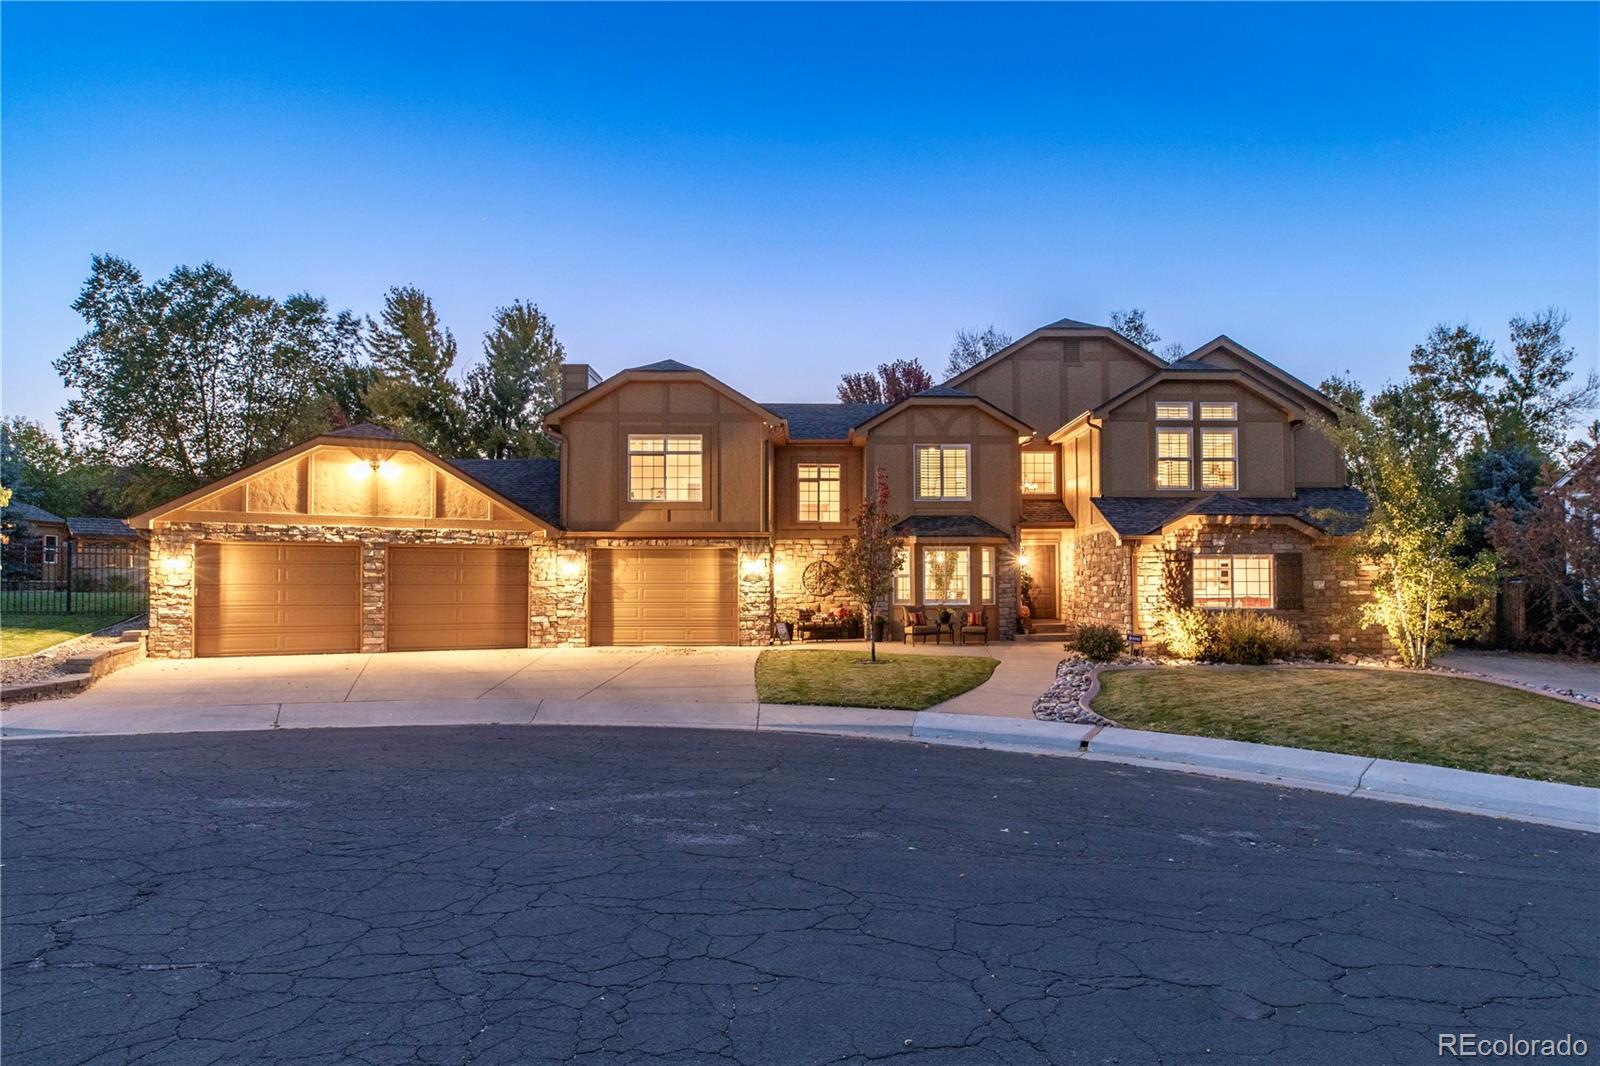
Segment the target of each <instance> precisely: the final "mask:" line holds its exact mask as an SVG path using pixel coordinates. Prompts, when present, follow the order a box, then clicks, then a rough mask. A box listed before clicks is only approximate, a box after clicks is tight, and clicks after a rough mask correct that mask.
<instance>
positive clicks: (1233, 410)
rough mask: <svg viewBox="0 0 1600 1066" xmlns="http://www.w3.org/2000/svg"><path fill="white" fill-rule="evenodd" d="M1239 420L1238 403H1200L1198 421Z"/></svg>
mask: <svg viewBox="0 0 1600 1066" xmlns="http://www.w3.org/2000/svg"><path fill="white" fill-rule="evenodd" d="M1238 420H1239V405H1238V404H1236V403H1202V404H1201V405H1200V421H1202V422H1237V421H1238Z"/></svg>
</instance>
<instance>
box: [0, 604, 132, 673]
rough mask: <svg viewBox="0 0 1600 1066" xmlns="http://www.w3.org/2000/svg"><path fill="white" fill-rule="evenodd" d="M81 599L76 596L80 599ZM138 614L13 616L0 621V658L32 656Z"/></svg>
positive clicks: (6, 616)
mask: <svg viewBox="0 0 1600 1066" xmlns="http://www.w3.org/2000/svg"><path fill="white" fill-rule="evenodd" d="M77 598H78V597H77V596H76V595H74V596H73V599H74V600H76V599H77ZM136 613H137V612H132V611H113V612H111V613H109V614H78V613H76V612H74V613H73V614H10V613H7V614H6V615H5V616H4V618H3V619H0V659H9V658H11V657H12V656H14V655H32V654H33V653H34V652H36V651H43V650H44V649H46V648H48V647H50V646H51V645H54V644H60V643H61V642H62V641H63V640H71V639H72V638H73V637H81V636H83V635H84V634H85V633H93V632H94V631H95V630H97V629H104V628H105V627H106V626H110V625H116V624H117V623H118V622H120V621H122V620H123V619H125V618H131V617H132V616H133V615H134V614H136Z"/></svg>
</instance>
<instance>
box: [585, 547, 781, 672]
mask: <svg viewBox="0 0 1600 1066" xmlns="http://www.w3.org/2000/svg"><path fill="white" fill-rule="evenodd" d="M589 543H590V544H591V545H592V546H593V547H595V548H733V549H735V551H736V552H737V554H738V561H737V563H736V565H737V566H738V582H739V643H740V644H742V645H746V646H751V645H761V644H771V643H772V542H771V541H769V540H767V539H766V538H765V537H599V538H595V539H593V540H591V541H590V542H589ZM746 559H759V560H761V567H760V568H759V569H758V570H757V571H756V572H753V573H747V572H746V571H745V566H744V564H745V560H746Z"/></svg>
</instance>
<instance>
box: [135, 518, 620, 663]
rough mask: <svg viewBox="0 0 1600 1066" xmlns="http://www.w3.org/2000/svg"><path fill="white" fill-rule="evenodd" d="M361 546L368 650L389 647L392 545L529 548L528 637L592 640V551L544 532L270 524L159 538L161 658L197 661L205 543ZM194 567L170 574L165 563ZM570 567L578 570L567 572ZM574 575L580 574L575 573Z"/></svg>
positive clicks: (168, 531)
mask: <svg viewBox="0 0 1600 1066" xmlns="http://www.w3.org/2000/svg"><path fill="white" fill-rule="evenodd" d="M202 540H206V541H258V542H259V541H273V542H285V543H294V544H357V545H360V547H361V650H362V651H368V652H374V651H383V650H384V647H385V640H386V635H385V615H386V611H385V585H386V583H387V579H388V574H387V566H388V554H387V550H388V547H389V545H391V544H485V545H495V546H500V547H508V548H527V549H528V568H529V589H528V614H529V619H528V631H529V644H530V645H531V646H536V647H539V646H576V645H581V644H583V643H584V642H585V641H586V639H587V628H588V627H587V619H588V612H587V604H586V599H587V591H586V590H587V569H588V568H587V565H586V563H587V549H586V548H585V547H583V546H581V545H579V546H572V545H568V544H563V543H558V542H552V541H548V540H545V539H544V538H542V537H540V536H538V535H537V534H530V533H524V532H509V531H502V530H475V529H391V528H387V527H381V526H296V525H272V524H265V523H238V524H235V523H220V522H217V523H213V522H206V523H184V524H174V525H169V526H162V527H159V528H157V529H156V530H154V531H153V532H152V535H151V545H150V546H151V552H150V631H149V635H148V637H147V638H146V640H147V646H148V648H149V652H150V654H151V655H153V656H158V657H164V658H169V659H188V658H192V657H193V655H194V582H195V572H194V548H195V544H196V543H198V542H199V541H202ZM172 556H181V557H184V558H186V559H187V560H188V566H187V567H185V568H184V569H182V570H181V571H180V572H178V573H175V574H174V573H171V572H169V571H168V570H167V569H166V568H165V567H164V566H163V565H162V560H164V559H167V558H169V557H172ZM563 561H570V562H572V563H574V564H576V565H572V566H563V565H562V563H563ZM567 571H572V572H571V573H567Z"/></svg>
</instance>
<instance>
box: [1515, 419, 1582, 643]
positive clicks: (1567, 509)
mask: <svg viewBox="0 0 1600 1066" xmlns="http://www.w3.org/2000/svg"><path fill="white" fill-rule="evenodd" d="M1489 542H1490V543H1491V544H1493V545H1494V549H1495V551H1497V552H1498V553H1499V554H1500V562H1501V565H1502V566H1504V567H1506V568H1507V569H1509V570H1511V571H1512V572H1513V573H1514V574H1516V575H1517V576H1518V577H1520V578H1522V579H1523V580H1524V581H1525V582H1527V594H1528V598H1527V602H1528V607H1529V621H1530V633H1531V635H1532V636H1533V637H1534V639H1535V640H1537V641H1538V642H1539V643H1540V644H1542V645H1544V646H1545V647H1548V648H1550V649H1552V650H1556V651H1564V652H1568V653H1572V654H1578V655H1587V656H1590V657H1592V658H1600V452H1595V451H1592V450H1591V451H1590V452H1589V454H1588V455H1587V456H1586V457H1585V458H1583V459H1580V460H1579V461H1578V462H1577V463H1576V464H1575V465H1574V466H1573V468H1572V472H1571V473H1570V474H1569V475H1568V476H1567V477H1566V478H1564V479H1562V480H1561V481H1559V482H1557V483H1556V484H1555V485H1554V486H1552V487H1550V488H1548V489H1545V490H1543V491H1542V492H1540V494H1539V501H1538V505H1537V506H1536V507H1534V508H1533V509H1532V510H1531V511H1522V512H1516V511H1513V510H1511V509H1510V508H1508V507H1497V508H1495V510H1494V514H1493V518H1492V519H1491V521H1490V523H1489Z"/></svg>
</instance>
